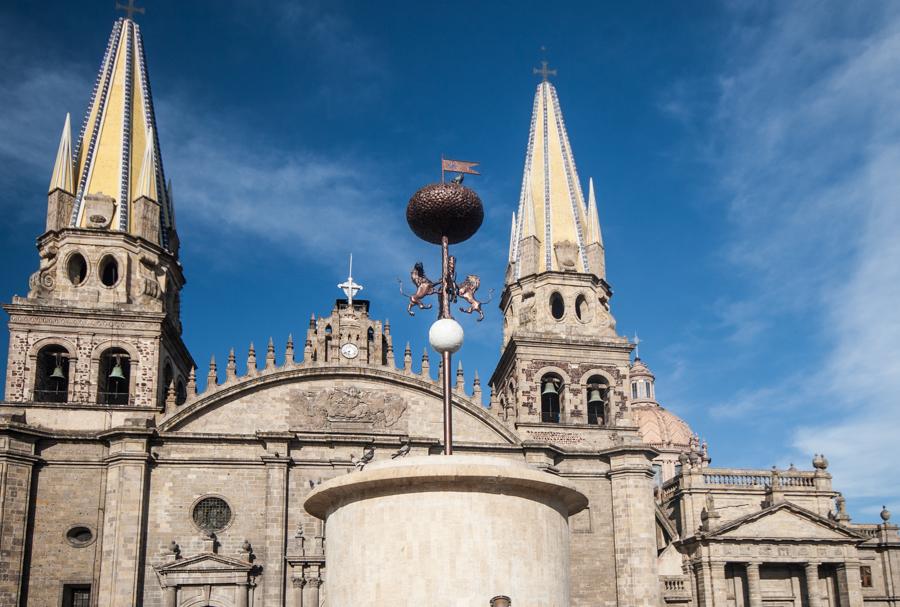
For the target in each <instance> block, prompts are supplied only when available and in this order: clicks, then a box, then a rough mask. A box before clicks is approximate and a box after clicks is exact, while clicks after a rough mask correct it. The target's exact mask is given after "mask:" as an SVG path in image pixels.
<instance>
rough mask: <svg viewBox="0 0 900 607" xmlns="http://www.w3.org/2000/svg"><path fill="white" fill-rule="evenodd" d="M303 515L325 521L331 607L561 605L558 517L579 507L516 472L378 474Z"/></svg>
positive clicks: (396, 466)
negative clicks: (505, 600)
mask: <svg viewBox="0 0 900 607" xmlns="http://www.w3.org/2000/svg"><path fill="white" fill-rule="evenodd" d="M304 505H305V508H306V510H307V512H309V513H310V514H312V515H313V516H316V517H319V518H322V519H325V536H326V538H327V542H328V544H327V559H328V579H327V582H326V588H325V590H326V596H327V597H328V603H329V605H332V606H343V605H367V606H369V607H381V606H385V607H386V606H391V607H393V606H395V605H401V604H402V605H430V606H431V607H463V606H465V607H473V606H478V605H484V606H485V607H487V605H488V604H489V602H490V600H491V598H492V597H495V596H497V595H506V596H509V597H510V598H511V599H512V603H513V605H515V604H521V605H528V606H529V607H568V605H569V528H568V517H569V516H570V515H572V514H574V513H576V512H579V511H581V510H582V509H584V508H585V507H586V506H587V498H586V497H585V496H584V495H583V494H581V493H580V492H579V491H577V490H576V489H575V488H574V487H573V486H572V485H571V484H569V483H568V482H566V481H564V480H562V479H560V478H559V477H556V476H553V475H551V474H548V473H546V472H539V471H537V470H535V469H533V468H530V467H528V466H527V465H525V464H524V463H521V462H516V461H513V460H506V459H502V458H497V457H487V456H475V455H473V456H467V455H452V456H443V455H435V456H422V457H408V458H404V459H397V460H392V461H385V462H377V463H374V464H370V465H369V466H367V467H366V468H365V470H363V471H362V472H354V473H351V474H347V475H346V476H342V477H339V478H336V479H332V480H331V481H328V482H327V483H324V484H322V485H321V486H319V487H318V488H317V489H316V490H315V491H313V492H312V493H311V494H310V495H309V497H308V498H307V500H306V503H305V504H304ZM609 583H611V584H612V583H615V581H614V580H609Z"/></svg>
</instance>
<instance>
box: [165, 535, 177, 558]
mask: <svg viewBox="0 0 900 607" xmlns="http://www.w3.org/2000/svg"><path fill="white" fill-rule="evenodd" d="M164 554H165V555H166V556H167V557H168V559H167V560H170V561H177V560H178V559H179V558H181V546H179V545H178V543H177V542H176V541H175V540H172V541H171V542H169V547H168V548H167V549H166V550H165V552H164Z"/></svg>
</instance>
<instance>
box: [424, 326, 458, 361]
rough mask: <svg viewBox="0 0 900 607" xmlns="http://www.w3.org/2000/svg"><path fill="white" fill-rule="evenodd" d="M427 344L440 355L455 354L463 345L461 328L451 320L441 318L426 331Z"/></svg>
mask: <svg viewBox="0 0 900 607" xmlns="http://www.w3.org/2000/svg"><path fill="white" fill-rule="evenodd" d="M428 343H430V344H431V347H432V348H434V349H435V350H436V351H438V352H439V353H441V354H444V353H446V352H449V353H450V354H453V353H455V352H456V351H457V350H459V349H460V348H461V347H462V345H463V328H462V325H460V324H459V323H458V322H456V321H455V320H453V319H452V318H442V319H440V320H438V321H437V322H435V323H434V324H433V325H431V328H430V329H428Z"/></svg>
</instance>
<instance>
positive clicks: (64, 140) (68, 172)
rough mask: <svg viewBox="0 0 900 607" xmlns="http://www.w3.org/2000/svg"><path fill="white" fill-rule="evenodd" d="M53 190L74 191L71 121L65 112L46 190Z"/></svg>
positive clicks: (72, 192)
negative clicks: (48, 185)
mask: <svg viewBox="0 0 900 607" xmlns="http://www.w3.org/2000/svg"><path fill="white" fill-rule="evenodd" d="M53 190H62V191H63V192H68V193H69V194H74V193H75V186H74V179H73V178H72V123H71V118H70V117H69V114H66V124H65V126H63V131H62V135H60V136H59V149H58V150H57V152H56V163H54V165H53V175H51V176H50V189H49V190H48V192H52V191H53Z"/></svg>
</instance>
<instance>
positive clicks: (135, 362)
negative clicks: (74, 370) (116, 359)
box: [89, 339, 141, 399]
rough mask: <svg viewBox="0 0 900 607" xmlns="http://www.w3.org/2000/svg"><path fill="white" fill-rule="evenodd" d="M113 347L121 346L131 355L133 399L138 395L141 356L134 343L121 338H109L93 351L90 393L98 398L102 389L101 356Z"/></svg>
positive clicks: (129, 386)
mask: <svg viewBox="0 0 900 607" xmlns="http://www.w3.org/2000/svg"><path fill="white" fill-rule="evenodd" d="M112 348H121V349H122V350H125V352H126V353H127V354H128V356H129V361H128V362H129V365H130V367H131V370H130V373H129V377H128V394H129V395H130V398H131V399H133V398H134V397H135V396H136V388H137V378H138V374H139V373H140V370H141V357H140V354H139V353H138V349H137V348H136V347H135V346H134V344H132V343H129V342H127V341H124V340H121V339H108V340H106V341H103V342H100V343H98V344H96V345H95V346H94V348H93V350H92V351H91V367H90V375H89V379H90V388H89V389H90V392H89V393H90V394H92V395H93V398H94V399H96V398H97V394H98V391H99V389H100V381H99V380H100V357H101V356H102V355H103V353H104V352H106V351H107V350H110V349H112Z"/></svg>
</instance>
